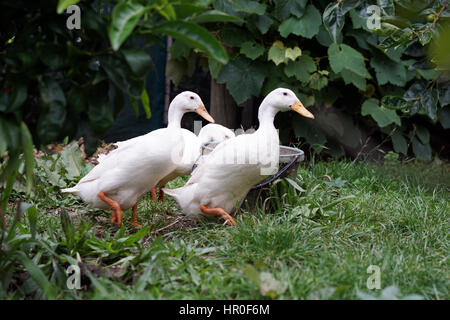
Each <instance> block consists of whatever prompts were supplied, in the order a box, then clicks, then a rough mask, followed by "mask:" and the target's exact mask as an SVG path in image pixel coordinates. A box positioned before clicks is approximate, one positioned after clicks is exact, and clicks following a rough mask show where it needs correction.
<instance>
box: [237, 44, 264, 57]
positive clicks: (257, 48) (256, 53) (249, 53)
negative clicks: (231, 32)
mask: <svg viewBox="0 0 450 320" xmlns="http://www.w3.org/2000/svg"><path fill="white" fill-rule="evenodd" d="M240 52H241V53H242V54H243V55H245V56H246V57H247V58H250V59H252V60H255V59H256V58H258V57H260V56H262V55H263V53H264V47H263V46H262V45H260V44H258V43H256V42H254V41H246V42H244V43H243V44H242V46H241V51H240Z"/></svg>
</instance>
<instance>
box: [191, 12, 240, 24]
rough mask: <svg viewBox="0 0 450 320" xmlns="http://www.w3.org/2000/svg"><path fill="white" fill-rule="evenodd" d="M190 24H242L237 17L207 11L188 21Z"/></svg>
mask: <svg viewBox="0 0 450 320" xmlns="http://www.w3.org/2000/svg"><path fill="white" fill-rule="evenodd" d="M190 21H192V22H196V23H206V22H244V20H242V19H241V18H239V17H236V16H233V15H230V14H227V13H225V12H222V11H219V10H209V11H205V12H203V13H201V14H199V15H197V16H195V17H193V18H191V19H190Z"/></svg>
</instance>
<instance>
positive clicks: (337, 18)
mask: <svg viewBox="0 0 450 320" xmlns="http://www.w3.org/2000/svg"><path fill="white" fill-rule="evenodd" d="M322 19H323V24H324V26H325V28H326V29H327V31H328V32H329V33H330V36H331V39H332V40H333V41H334V42H335V43H336V42H337V39H338V36H339V34H340V33H341V30H342V28H343V27H344V22H345V21H344V20H345V17H344V13H343V12H342V8H341V7H340V6H339V2H337V1H336V2H335V1H332V2H330V3H329V4H328V5H327V7H326V8H325V11H324V12H323V15H322Z"/></svg>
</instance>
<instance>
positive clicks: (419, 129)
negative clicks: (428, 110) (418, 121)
mask: <svg viewBox="0 0 450 320" xmlns="http://www.w3.org/2000/svg"><path fill="white" fill-rule="evenodd" d="M416 136H417V137H419V139H420V141H421V142H422V143H423V144H428V143H430V132H429V131H428V129H427V128H425V127H424V126H420V125H418V126H416Z"/></svg>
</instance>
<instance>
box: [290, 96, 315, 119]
mask: <svg viewBox="0 0 450 320" xmlns="http://www.w3.org/2000/svg"><path fill="white" fill-rule="evenodd" d="M290 108H291V110H293V111H295V112H297V113H298V114H300V115H301V116H304V117H306V118H311V119H314V115H313V114H312V113H311V112H309V111H308V109H306V108H305V107H304V106H303V103H301V102H300V100H297V101H295V103H294V104H293V105H292V106H290Z"/></svg>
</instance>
